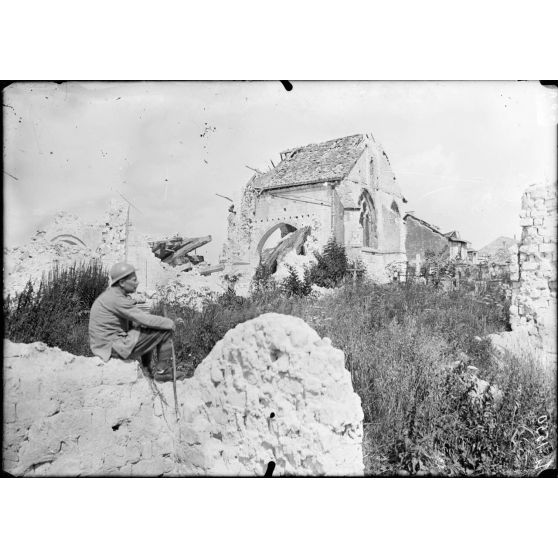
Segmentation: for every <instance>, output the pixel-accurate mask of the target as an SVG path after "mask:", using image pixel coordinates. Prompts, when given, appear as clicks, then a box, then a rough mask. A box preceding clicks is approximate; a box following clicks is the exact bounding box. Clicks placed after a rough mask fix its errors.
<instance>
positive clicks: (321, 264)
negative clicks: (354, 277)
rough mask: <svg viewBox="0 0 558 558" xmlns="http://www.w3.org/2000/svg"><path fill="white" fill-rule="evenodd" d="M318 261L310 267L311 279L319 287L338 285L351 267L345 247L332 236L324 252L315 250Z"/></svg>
mask: <svg viewBox="0 0 558 558" xmlns="http://www.w3.org/2000/svg"><path fill="white" fill-rule="evenodd" d="M314 256H315V257H316V260H317V261H316V263H315V264H314V265H312V266H311V267H310V271H309V281H310V282H311V283H312V284H315V285H318V287H326V288H333V287H338V286H339V285H340V284H341V282H342V281H343V279H344V278H345V276H346V275H347V269H348V267H349V264H348V260H347V254H346V253H345V247H344V246H342V245H341V244H338V243H337V242H336V241H335V239H333V238H331V239H330V240H329V241H328V243H327V244H326V245H325V247H324V249H323V251H322V253H321V254H320V253H319V252H314Z"/></svg>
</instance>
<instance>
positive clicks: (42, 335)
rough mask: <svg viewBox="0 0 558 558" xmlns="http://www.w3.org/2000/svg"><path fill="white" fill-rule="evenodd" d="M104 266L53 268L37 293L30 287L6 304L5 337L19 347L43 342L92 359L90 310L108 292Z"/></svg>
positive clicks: (28, 284) (85, 265)
mask: <svg viewBox="0 0 558 558" xmlns="http://www.w3.org/2000/svg"><path fill="white" fill-rule="evenodd" d="M108 281H109V277H108V274H107V273H106V272H105V270H104V269H103V267H102V265H101V263H100V262H98V261H96V260H92V261H90V262H89V263H82V264H79V265H77V264H75V265H74V266H72V267H69V268H60V267H58V266H55V267H53V268H52V269H51V270H50V272H49V273H48V274H47V275H46V276H43V278H42V279H41V282H40V284H39V287H38V288H37V289H35V288H34V287H33V285H32V283H31V281H30V282H29V283H27V285H26V287H25V289H24V290H23V291H22V292H21V293H19V294H18V295H16V296H15V297H13V298H11V297H7V298H6V299H5V300H4V326H5V335H6V337H7V338H8V339H10V340H11V341H14V342H16V343H32V342H34V341H42V342H44V343H46V344H47V345H49V346H51V347H54V346H56V347H60V348H61V349H62V350H64V351H68V352H70V353H73V354H76V355H89V354H90V350H89V333H88V324H89V309H90V308H91V305H92V304H93V302H94V301H95V299H96V298H97V297H98V296H99V295H100V294H101V293H102V292H103V291H104V290H105V289H106V288H107V286H108Z"/></svg>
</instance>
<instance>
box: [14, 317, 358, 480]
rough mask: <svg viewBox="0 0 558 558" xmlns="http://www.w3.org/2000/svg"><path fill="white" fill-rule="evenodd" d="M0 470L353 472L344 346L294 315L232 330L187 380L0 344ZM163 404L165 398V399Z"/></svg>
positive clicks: (353, 399)
mask: <svg viewBox="0 0 558 558" xmlns="http://www.w3.org/2000/svg"><path fill="white" fill-rule="evenodd" d="M3 380H4V442H3V460H4V461H3V466H4V469H5V470H6V471H8V472H9V473H11V474H13V475H18V476H56V475H64V476H77V475H102V476H119V475H120V476H130V475H134V476H135V475H137V476H161V475H165V476H167V475H168V476H177V475H178V476H179V475H248V476H263V475H264V473H265V472H266V471H267V470H268V468H269V467H270V464H271V463H274V464H275V471H274V474H277V475H362V474H363V461H362V419H363V413H362V409H361V406H360V399H359V397H358V396H357V395H356V394H355V393H354V391H353V388H352V384H351V376H350V373H349V372H348V371H347V370H346V369H345V367H344V356H343V353H342V352H341V351H340V350H338V349H335V348H333V347H332V346H331V343H330V341H329V340H328V339H327V338H325V339H320V337H319V336H318V334H317V333H316V332H315V331H314V330H313V329H311V328H310V326H308V325H307V324H305V323H304V322H303V321H302V320H301V319H299V318H295V317H292V316H284V315H279V314H264V315H262V316H259V317H258V318H256V319H254V320H250V321H248V322H245V323H243V324H240V325H238V326H237V327H236V328H234V329H233V330H231V331H229V332H228V333H227V334H226V335H225V337H224V338H223V339H222V340H221V341H219V342H218V343H217V344H216V346H215V347H214V348H213V350H212V351H211V353H210V354H209V355H208V356H207V358H206V359H205V360H204V361H203V362H202V363H201V364H200V366H199V367H198V368H197V370H196V372H195V374H194V376H193V377H192V378H190V379H186V380H183V381H179V382H177V384H178V385H177V392H178V400H179V403H180V408H179V417H180V418H179V419H178V420H177V419H176V417H175V415H174V405H173V395H172V383H166V384H157V386H158V387H157V389H158V390H160V393H161V395H162V397H163V398H164V402H163V401H162V398H161V397H159V395H158V394H157V393H156V392H155V391H153V388H152V387H151V384H150V383H149V382H148V380H147V379H145V378H144V377H143V376H142V374H141V372H140V370H139V368H138V365H137V364H136V363H134V362H123V361H119V360H111V361H109V362H108V363H103V362H102V361H101V360H100V359H98V358H97V357H94V358H86V357H75V356H73V355H70V354H68V353H64V352H62V351H60V350H59V349H56V348H48V347H46V346H45V345H44V344H42V343H33V344H30V345H24V344H14V343H11V342H6V343H5V361H4V379H3ZM165 402H166V403H165Z"/></svg>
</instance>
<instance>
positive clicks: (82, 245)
mask: <svg viewBox="0 0 558 558" xmlns="http://www.w3.org/2000/svg"><path fill="white" fill-rule="evenodd" d="M127 212H128V206H127V205H126V204H125V203H124V202H123V201H121V200H112V201H111V202H110V206H109V208H108V211H107V212H106V214H105V215H104V216H103V218H102V219H101V221H100V222H99V223H95V224H93V223H84V222H83V221H81V220H80V219H79V218H78V217H76V216H75V215H72V214H70V213H68V212H65V211H61V212H59V213H57V214H56V216H55V217H54V219H53V221H52V222H51V223H49V224H48V225H46V226H45V227H43V228H42V229H40V230H38V231H37V233H36V234H35V235H34V236H33V238H32V239H31V242H30V243H28V244H27V245H26V246H23V247H18V248H14V249H11V250H4V257H5V264H4V270H5V287H4V291H5V294H12V295H13V294H15V293H18V292H21V291H22V290H23V289H24V287H25V285H26V284H27V282H28V281H29V280H30V281H31V282H32V283H33V284H34V285H36V284H38V283H39V281H40V280H41V277H42V276H43V274H44V273H45V272H48V271H49V270H50V269H51V268H52V267H53V266H55V265H59V266H61V267H69V266H71V265H73V264H80V263H82V262H88V261H90V260H91V259H99V260H101V262H102V263H103V265H104V266H105V267H106V268H107V269H108V268H110V266H111V265H112V264H113V263H116V262H117V261H122V260H124V259H125V258H126V255H127V260H128V261H129V262H131V263H133V264H134V265H135V266H136V268H137V270H138V278H139V281H140V286H139V290H140V292H147V293H149V292H154V291H155V289H156V288H157V287H158V286H160V285H163V284H165V283H166V282H167V281H168V273H167V271H166V270H165V267H164V265H163V264H162V263H161V262H160V261H159V260H158V259H157V258H156V257H155V255H154V254H153V252H152V251H151V248H150V247H149V244H148V243H147V238H146V237H145V236H143V235H141V234H140V233H139V232H138V231H137V229H136V227H135V226H134V224H133V223H132V224H129V225H128V226H127V225H126V221H127ZM126 234H128V242H127V243H126Z"/></svg>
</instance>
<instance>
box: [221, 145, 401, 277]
mask: <svg viewBox="0 0 558 558" xmlns="http://www.w3.org/2000/svg"><path fill="white" fill-rule="evenodd" d="M280 157H281V160H280V162H279V163H278V164H277V165H275V166H274V167H273V168H272V169H270V170H269V171H268V172H265V173H264V172H260V171H257V172H256V173H255V174H254V176H253V177H252V178H251V179H250V181H249V182H248V183H247V184H246V186H245V187H244V190H243V192H242V198H241V205H240V210H239V212H235V211H234V208H232V207H231V210H230V214H229V227H228V239H227V242H226V246H225V250H224V259H225V261H226V262H227V263H229V264H231V263H232V264H233V265H234V264H239V265H242V264H244V265H247V266H249V267H250V268H255V267H256V266H257V265H258V263H259V262H260V261H261V259H262V255H263V254H264V253H266V250H267V251H268V252H269V248H270V246H271V247H272V246H273V245H277V242H278V241H279V242H280V241H281V238H285V237H286V236H287V235H290V233H294V232H295V231H302V230H303V231H304V235H303V237H302V240H303V242H298V243H296V244H294V249H296V250H297V253H299V254H305V253H310V252H311V251H312V250H321V249H322V248H323V247H324V246H325V244H326V243H327V241H328V240H329V239H330V238H334V239H335V240H336V241H337V242H338V243H340V244H342V245H344V246H345V248H346V252H347V255H348V257H349V258H350V259H351V260H356V259H359V260H360V261H361V262H362V263H363V264H364V265H365V266H366V269H367V272H368V273H369V275H370V276H371V277H373V278H375V279H376V280H379V281H387V280H389V277H388V275H387V272H386V267H388V266H389V265H390V264H392V265H393V264H397V263H403V262H405V261H406V255H405V225H404V222H403V216H404V214H405V211H404V209H403V204H405V203H406V200H405V198H404V197H403V194H402V192H401V189H400V187H399V185H398V183H397V180H396V178H395V175H394V173H393V171H392V169H391V166H390V162H389V159H388V156H387V155H386V153H385V151H384V150H383V149H382V147H381V146H380V145H379V143H378V142H376V141H375V139H374V137H373V136H372V134H355V135H352V136H347V137H343V138H339V139H333V140H329V141H325V142H322V143H314V144H310V145H306V146H303V147H296V148H292V149H287V150H285V151H283V152H281V154H280ZM299 236H300V235H299ZM277 263H278V262H277Z"/></svg>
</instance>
